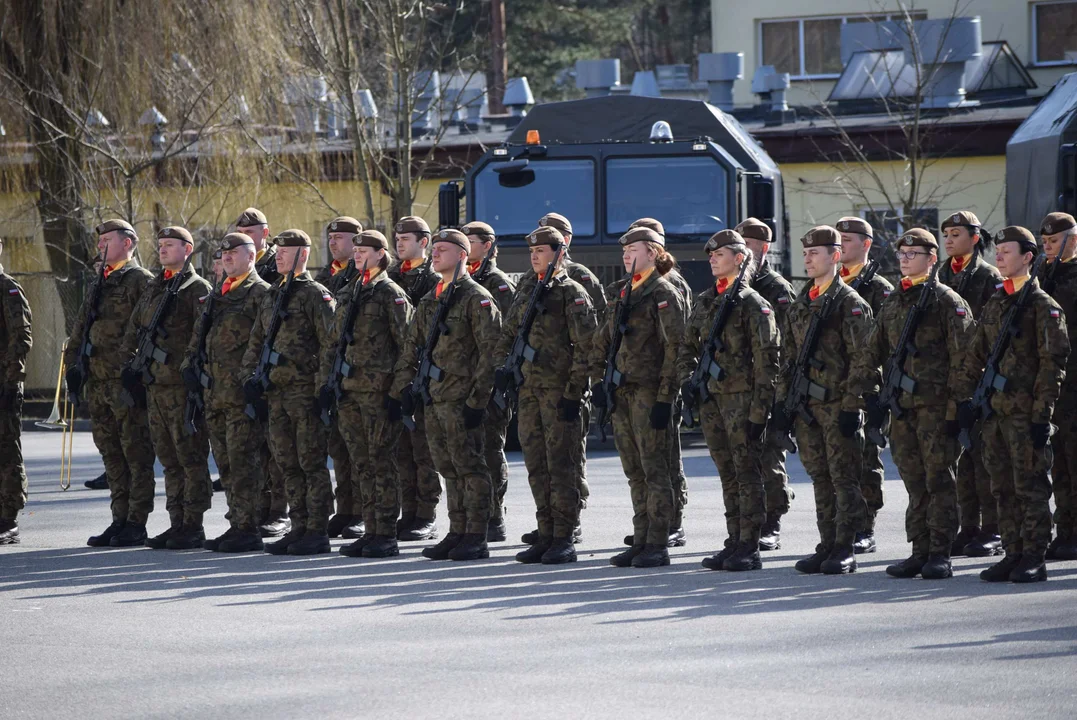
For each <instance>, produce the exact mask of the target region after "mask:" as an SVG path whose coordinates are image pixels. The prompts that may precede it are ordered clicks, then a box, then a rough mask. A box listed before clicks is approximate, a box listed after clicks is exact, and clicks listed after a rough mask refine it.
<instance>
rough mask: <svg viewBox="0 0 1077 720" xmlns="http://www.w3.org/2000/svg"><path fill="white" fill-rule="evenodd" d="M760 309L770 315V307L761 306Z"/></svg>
mask: <svg viewBox="0 0 1077 720" xmlns="http://www.w3.org/2000/svg"><path fill="white" fill-rule="evenodd" d="M760 309H761V310H762V311H763V314H764V315H770V308H768V307H765V308H760Z"/></svg>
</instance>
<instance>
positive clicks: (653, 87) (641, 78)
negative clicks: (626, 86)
mask: <svg viewBox="0 0 1077 720" xmlns="http://www.w3.org/2000/svg"><path fill="white" fill-rule="evenodd" d="M630 94H631V95H635V96H636V97H650V98H660V97H662V92H661V91H660V90H659V89H658V79H657V78H656V77H655V76H654V72H653V71H651V70H639V71H637V72H636V75H635V77H633V78H632V90H631V92H630Z"/></svg>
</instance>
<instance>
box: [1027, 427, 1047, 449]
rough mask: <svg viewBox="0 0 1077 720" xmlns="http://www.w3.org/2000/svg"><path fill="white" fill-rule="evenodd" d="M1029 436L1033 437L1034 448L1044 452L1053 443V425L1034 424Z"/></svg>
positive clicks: (1030, 428)
mask: <svg viewBox="0 0 1077 720" xmlns="http://www.w3.org/2000/svg"><path fill="white" fill-rule="evenodd" d="M1029 435H1031V436H1032V447H1034V448H1036V449H1037V450H1043V449H1044V448H1045V447H1047V443H1049V442H1050V441H1051V423H1032V424H1031V425H1030V426H1029Z"/></svg>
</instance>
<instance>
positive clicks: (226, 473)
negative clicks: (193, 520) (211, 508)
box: [206, 396, 265, 532]
mask: <svg viewBox="0 0 1077 720" xmlns="http://www.w3.org/2000/svg"><path fill="white" fill-rule="evenodd" d="M206 427H207V428H208V429H209V444H210V447H211V448H212V449H213V460H214V461H215V462H216V463H217V470H218V471H219V472H220V474H221V485H222V486H223V487H224V495H225V499H226V500H227V501H228V513H229V523H230V525H231V526H232V527H234V528H236V529H237V530H244V531H247V532H254V531H255V530H256V528H257V526H258V524H259V522H260V521H261V514H260V510H261V494H262V486H263V485H264V484H265V473H264V468H263V465H262V458H261V453H262V447H263V446H264V445H265V430H264V428H263V427H262V424H261V423H259V422H258V421H256V420H251V419H250V418H249V417H247V416H246V415H245V414H244V412H243V407H242V406H238V405H235V406H229V405H223V404H222V405H220V406H217V405H215V404H214V403H213V398H212V396H210V397H208V398H207V399H206Z"/></svg>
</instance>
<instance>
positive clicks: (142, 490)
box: [64, 261, 154, 525]
mask: <svg viewBox="0 0 1077 720" xmlns="http://www.w3.org/2000/svg"><path fill="white" fill-rule="evenodd" d="M152 277H153V276H152V275H151V274H150V273H149V271H147V270H145V269H143V268H141V267H139V266H138V265H135V264H134V262H133V261H128V262H127V263H126V264H124V265H123V267H121V268H119V269H117V270H113V271H111V272H109V274H108V277H107V278H105V280H104V287H103V288H102V291H101V301H100V305H99V306H98V312H97V320H96V321H95V322H94V324H93V327H91V328H90V343H91V344H92V345H93V356H92V357H91V358H90V361H89V368H90V377H89V378H86V379H85V387H84V390H83V394H84V397H85V398H86V400H87V404H88V405H89V408H90V428H91V430H92V432H93V439H94V444H95V445H96V446H97V449H98V450H99V451H100V453H101V459H102V460H103V461H104V464H105V472H106V474H107V475H108V489H109V494H110V495H111V500H112V519H113V522H119V523H123V522H124V521H129V522H131V523H135V524H137V525H145V524H146V520H147V518H148V517H149V515H150V513H151V512H153V493H154V479H153V460H154V456H153V442H152V441H151V440H150V426H149V420H148V419H147V414H146V409H145V408H138V407H133V408H129V407H127V404H126V403H125V402H124V401H123V400H122V399H121V398H120V391H121V390H122V385H121V383H120V369H121V367H122V365H123V363H124V360H125V359H126V355H125V354H124V353H123V352H122V347H123V341H124V331H125V330H126V328H127V322H128V320H129V319H130V318H131V315H132V314H133V313H134V309H135V306H136V304H137V303H138V301H139V298H140V297H141V296H142V293H143V291H144V290H145V289H146V286H147V284H148V283H149V281H150V279H151V278H152ZM91 294H92V291H91V292H89V293H88V294H87V300H88V299H89V296H90V295H91ZM89 309H90V308H89V305H88V304H87V303H85V302H84V303H83V306H82V308H81V309H80V310H79V314H78V317H77V318H76V320H75V325H74V327H73V328H71V336H70V338H69V339H68V342H67V349H66V350H65V351H64V362H65V363H66V365H67V367H69V368H73V367H75V360H76V359H77V356H78V352H79V343H81V342H82V333H83V328H84V327H85V323H86V316H87V313H88V311H89Z"/></svg>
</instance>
